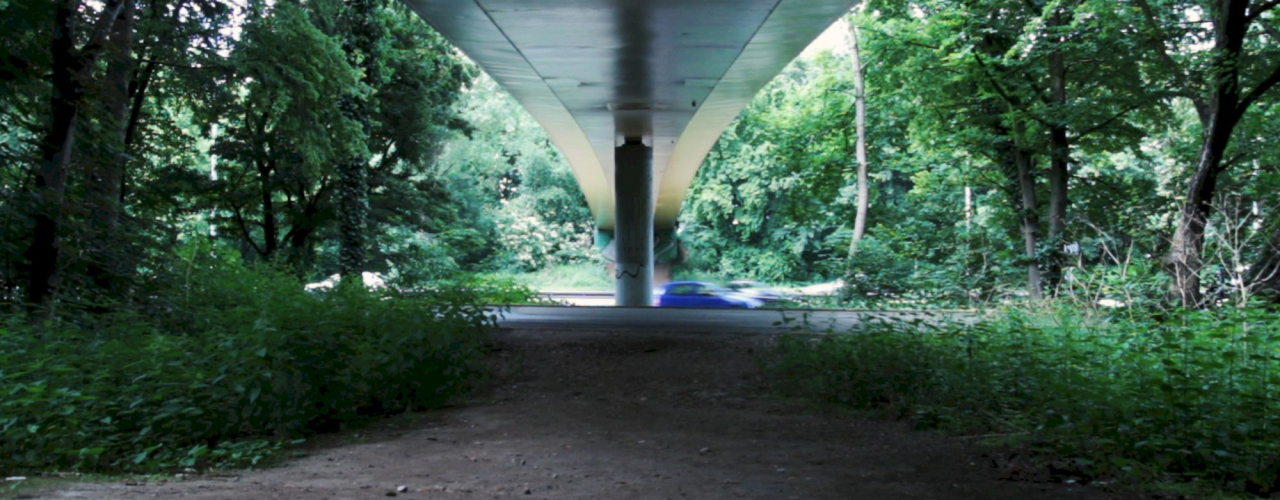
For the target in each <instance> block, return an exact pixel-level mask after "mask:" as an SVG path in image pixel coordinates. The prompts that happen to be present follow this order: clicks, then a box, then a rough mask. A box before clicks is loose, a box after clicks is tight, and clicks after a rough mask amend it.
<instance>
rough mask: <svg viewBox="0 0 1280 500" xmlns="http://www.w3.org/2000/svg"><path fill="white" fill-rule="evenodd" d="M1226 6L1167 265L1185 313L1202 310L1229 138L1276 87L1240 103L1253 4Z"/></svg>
mask: <svg viewBox="0 0 1280 500" xmlns="http://www.w3.org/2000/svg"><path fill="white" fill-rule="evenodd" d="M1222 3H1223V5H1220V6H1218V8H1217V9H1216V10H1215V11H1213V14H1214V16H1215V20H1214V49H1213V50H1214V53H1215V55H1214V64H1213V69H1212V70H1211V71H1212V73H1211V74H1212V83H1213V87H1212V94H1211V95H1210V97H1209V100H1208V102H1207V103H1206V113H1205V116H1206V117H1207V118H1208V120H1207V123H1203V125H1204V139H1203V141H1201V143H1200V154H1199V155H1197V157H1196V168H1195V173H1194V174H1193V175H1192V176H1191V181H1190V182H1189V183H1188V185H1187V195H1186V198H1184V199H1183V201H1182V206H1181V207H1180V209H1179V211H1178V225H1177V227H1176V228H1174V233H1173V239H1172V240H1171V241H1170V245H1169V256H1168V258H1167V259H1166V265H1167V266H1168V268H1169V274H1170V275H1172V277H1173V283H1172V284H1171V290H1170V295H1171V296H1172V297H1171V298H1172V299H1173V300H1174V301H1176V302H1177V303H1179V304H1181V305H1182V306H1183V307H1187V308H1192V307H1199V306H1200V305H1201V302H1202V300H1203V297H1202V296H1201V293H1200V268H1201V265H1202V262H1201V253H1202V252H1203V250H1204V233H1205V226H1206V225H1207V224H1208V222H1209V215H1210V214H1211V213H1212V212H1213V207H1212V206H1211V203H1212V202H1213V195H1214V192H1215V191H1216V189H1217V186H1218V175H1220V174H1221V173H1222V170H1223V162H1222V159H1223V155H1224V154H1225V153H1226V150H1227V146H1228V145H1229V144H1230V143H1231V134H1232V132H1234V131H1235V127H1236V124H1237V123H1239V122H1240V117H1241V116H1243V114H1244V112H1245V110H1246V109H1247V108H1248V106H1249V104H1250V103H1252V99H1256V97H1257V96H1259V95H1261V93H1263V92H1266V91H1267V89H1269V88H1270V86H1271V85H1274V84H1275V82H1274V81H1273V80H1271V79H1268V80H1267V81H1264V83H1262V84H1260V86H1259V87H1257V88H1255V89H1254V91H1253V92H1251V93H1250V98H1248V99H1246V100H1245V102H1243V103H1242V102H1241V99H1240V68H1239V66H1240V59H1241V55H1242V53H1243V50H1244V37H1245V34H1246V32H1247V31H1248V27H1249V19H1248V16H1247V15H1246V12H1247V10H1248V7H1249V0H1225V1H1224V2H1222ZM1276 74H1280V72H1278V73H1276Z"/></svg>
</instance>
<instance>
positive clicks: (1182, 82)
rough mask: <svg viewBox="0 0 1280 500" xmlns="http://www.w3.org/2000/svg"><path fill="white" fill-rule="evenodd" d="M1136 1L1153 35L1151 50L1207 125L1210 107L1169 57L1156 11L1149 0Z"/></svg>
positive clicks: (1150, 41) (1201, 121) (1150, 40)
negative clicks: (1171, 74)
mask: <svg viewBox="0 0 1280 500" xmlns="http://www.w3.org/2000/svg"><path fill="white" fill-rule="evenodd" d="M1134 1H1135V2H1137V4H1138V8H1139V9H1141V10H1142V13H1143V15H1144V16H1146V19H1145V20H1146V23H1147V29H1150V30H1151V31H1152V33H1153V35H1152V37H1151V38H1150V39H1149V40H1148V43H1149V44H1150V45H1151V48H1152V49H1153V50H1155V52H1156V56H1157V57H1158V58H1159V59H1160V62H1161V63H1162V64H1164V66H1165V69H1167V70H1169V72H1170V73H1173V76H1174V78H1175V79H1176V80H1177V84H1178V86H1179V87H1181V91H1182V95H1183V96H1185V97H1186V98H1188V99H1190V100H1191V103H1192V104H1194V105H1195V107H1196V113H1197V114H1198V115H1200V123H1202V124H1207V123H1208V122H1209V105H1208V103H1206V102H1205V101H1204V98H1203V97H1201V96H1200V95H1199V94H1197V93H1196V91H1195V88H1193V87H1192V86H1191V83H1190V82H1188V81H1187V74H1186V73H1185V72H1184V71H1183V70H1182V67H1181V66H1179V65H1178V62H1177V61H1175V60H1173V57H1172V56H1170V55H1169V51H1168V50H1167V49H1166V48H1165V46H1164V37H1163V30H1161V29H1160V26H1159V25H1157V24H1156V13H1155V10H1154V9H1152V8H1151V4H1149V3H1147V0H1134ZM1157 35H1160V36H1157Z"/></svg>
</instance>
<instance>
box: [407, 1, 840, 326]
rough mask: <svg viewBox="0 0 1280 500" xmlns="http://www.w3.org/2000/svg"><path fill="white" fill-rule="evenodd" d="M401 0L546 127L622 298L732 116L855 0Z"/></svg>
mask: <svg viewBox="0 0 1280 500" xmlns="http://www.w3.org/2000/svg"><path fill="white" fill-rule="evenodd" d="M402 1H404V2H405V3H406V4H407V5H408V6H409V7H410V8H412V9H413V10H414V11H416V12H417V13H418V14H419V15H421V16H422V17H423V19H425V20H426V21H427V22H428V23H430V24H431V25H432V26H434V27H435V29H436V30H437V31H438V32H440V34H442V35H444V37H445V38H447V39H449V41H450V42H452V43H453V44H454V45H456V46H457V47H458V48H460V49H461V50H462V51H463V52H465V53H466V54H467V55H468V56H469V57H470V58H471V59H472V60H474V61H475V62H476V63H477V64H479V65H480V66H481V67H482V68H484V70H485V72H487V73H488V74H489V75H490V76H492V77H493V78H494V80H496V81H497V82H498V83H499V84H501V85H502V86H503V87H504V88H506V89H507V90H508V91H509V92H511V94H512V95H513V96H515V98H516V100H518V101H519V102H520V103H521V104H522V105H523V106H524V107H525V109H527V110H528V111H529V113H530V114H532V115H533V117H534V118H535V119H536V120H537V121H538V122H539V123H540V124H541V125H542V126H543V127H545V128H546V129H547V131H548V133H549V134H550V136H551V139H552V140H553V141H554V142H555V143H556V145H557V146H558V147H559V148H560V150H561V152H562V153H563V154H564V156H565V157H566V158H567V159H568V161H569V164H570V165H571V166H572V168H573V172H574V176H575V177H576V178H577V180H578V184H579V186H580V187H581V188H582V191H583V193H584V194H585V195H586V199H587V204H588V205H590V207H591V212H592V214H593V216H594V218H595V223H596V227H597V228H598V229H600V230H603V231H610V232H613V233H614V234H615V237H616V246H617V251H616V256H617V257H616V258H617V264H618V269H619V281H620V285H619V292H620V293H619V297H620V300H623V299H625V297H624V295H629V294H627V293H623V288H626V287H625V286H624V285H623V284H621V282H622V281H626V280H629V279H630V276H631V275H632V274H634V272H635V270H632V271H628V269H629V266H637V265H638V266H640V268H646V267H647V271H645V272H648V273H650V274H651V273H652V263H653V260H652V259H653V250H652V245H653V234H652V233H653V231H654V229H657V230H658V231H669V230H670V229H672V228H673V227H674V225H675V222H676V216H677V215H678V213H679V211H680V204H681V202H683V200H684V197H685V193H686V191H687V190H688V187H689V184H690V183H691V182H692V181H693V177H694V174H695V173H696V172H697V169H698V166H699V165H700V164H701V163H702V160H703V158H705V157H706V155H707V153H708V152H709V151H710V150H711V147H712V145H714V144H715V141H716V140H717V139H718V138H719V137H720V134H721V133H722V132H723V131H724V129H725V127H726V126H728V124H729V123H730V122H731V121H733V119H734V117H736V116H737V114H738V113H739V112H740V111H741V110H742V108H743V107H744V106H746V104H747V103H748V102H749V101H750V100H751V98H752V97H753V96H754V95H755V94H756V92H758V91H759V90H760V88H761V87H763V86H764V85H765V84H766V83H768V81H769V80H770V79H772V78H773V77H774V76H775V75H777V74H778V72H780V71H781V70H782V69H783V68H784V67H785V66H786V65H787V63H789V62H790V61H791V60H792V59H794V58H795V57H796V55H798V54H799V53H800V52H801V51H802V50H803V49H804V48H805V46H807V45H808V44H809V42H811V41H812V40H813V39H814V38H816V37H817V36H818V35H819V34H821V33H822V31H823V30H825V29H826V28H827V27H828V26H830V25H831V24H832V23H833V22H834V21H835V20H836V19H838V18H839V17H840V16H841V15H843V14H844V13H846V12H848V10H849V8H850V7H851V6H852V4H853V3H855V1H856V0H402ZM628 143H630V144H628ZM637 144H643V145H644V146H645V147H646V148H648V150H647V151H645V152H643V153H641V152H637V151H635V147H636V145H637ZM619 159H621V161H622V162H623V164H622V165H619V164H618V160H619ZM620 169H621V171H622V172H623V175H620V176H619V175H616V174H618V172H619V170H620ZM631 169H635V170H637V172H629V170H631ZM646 196H647V199H644V198H645V197H646ZM635 197H640V198H641V199H640V200H631V199H630V198H635ZM619 198H623V199H619ZM619 210H622V211H624V213H623V214H622V215H621V217H619V215H618V213H619ZM637 210H638V211H642V212H643V211H647V212H648V213H635V214H632V213H629V212H627V211H637ZM619 218H621V219H623V220H624V221H628V222H627V223H626V224H627V225H628V226H630V225H632V224H641V225H645V226H647V227H646V228H645V231H647V232H648V237H647V238H644V237H643V235H642V234H641V233H642V232H638V231H634V229H636V228H632V227H618V228H615V223H616V222H617V221H618V220H619ZM624 235H629V236H624ZM637 239H638V240H637ZM646 245H647V246H648V247H649V248H647V249H645V248H641V247H643V246H646ZM631 261H634V262H631ZM642 274H643V273H642ZM641 288H643V289H644V290H645V291H644V295H646V296H647V294H648V292H647V290H648V288H649V284H648V283H636V284H634V286H631V287H630V288H629V289H632V290H633V291H636V292H637V293H638V291H639V290H640V289H641ZM641 299H643V298H636V299H635V300H632V301H631V303H633V304H635V305H640V304H641ZM643 303H644V304H647V303H648V301H647V299H646V300H643Z"/></svg>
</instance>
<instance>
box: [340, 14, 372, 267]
mask: <svg viewBox="0 0 1280 500" xmlns="http://www.w3.org/2000/svg"><path fill="white" fill-rule="evenodd" d="M376 8H377V3H376V1H375V0H348V1H347V5H346V16H347V22H348V23H350V26H349V29H350V34H349V35H348V39H347V42H346V43H345V44H344V47H343V48H344V50H346V53H347V59H348V61H349V62H350V63H351V66H352V67H356V68H360V69H361V70H362V71H361V81H362V83H363V84H364V86H366V87H367V88H372V87H373V86H374V85H376V84H377V83H378V74H379V72H378V61H377V60H376V57H375V53H374V52H375V43H376V40H375V37H376V36H377V26H376V25H375V24H374V10H375V9H376ZM369 97H370V96H368V95H364V94H360V93H354V92H353V93H351V94H348V95H345V96H343V99H344V102H343V107H342V110H343V113H344V114H346V115H347V118H350V119H351V120H352V121H354V122H356V123H358V124H359V125H360V128H361V130H362V131H363V135H364V137H369V135H370V132H371V129H372V126H371V118H370V114H371V112H370V110H369V105H370V103H369V101H370V99H369ZM368 225H369V158H368V153H367V151H366V150H363V148H361V149H360V150H359V151H353V152H352V153H351V157H350V158H349V159H348V160H347V161H346V162H344V163H342V164H341V165H339V166H338V272H339V274H341V275H342V278H343V279H342V282H343V283H352V282H354V283H362V278H361V272H362V271H363V270H364V253H365V248H366V247H367V242H366V241H365V234H366V232H367V231H368Z"/></svg>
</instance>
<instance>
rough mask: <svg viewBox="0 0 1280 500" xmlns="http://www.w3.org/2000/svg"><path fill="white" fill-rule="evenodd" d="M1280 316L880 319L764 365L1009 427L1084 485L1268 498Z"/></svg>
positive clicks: (843, 398)
mask: <svg viewBox="0 0 1280 500" xmlns="http://www.w3.org/2000/svg"><path fill="white" fill-rule="evenodd" d="M1278 326H1280V315H1277V314H1275V313H1271V312H1266V311H1260V310H1251V309H1241V310H1235V309H1232V310H1220V311H1212V312H1193V313H1181V314H1178V315H1175V316H1173V317H1170V318H1167V319H1163V320H1159V321H1157V320H1155V319H1151V318H1140V319H1133V318H1126V319H1115V318H1112V319H1105V318H1099V317H1087V316H1083V315H1080V314H1077V313H1075V312H1073V311H1066V312H1062V313H1060V314H1057V315H1056V316H1055V315H1049V316H1045V315H1043V314H1040V315H1028V314H1023V313H1019V312H1011V313H1008V314H1006V315H1003V316H1001V317H997V318H994V319H985V320H982V321H980V322H978V323H977V324H974V325H970V326H965V325H959V324H945V325H940V326H930V325H929V324H926V323H923V322H916V323H893V322H880V323H873V324H868V325H866V326H865V327H863V328H862V329H860V330H859V331H857V332H851V333H849V334H841V335H830V336H824V337H820V338H816V339H815V338H800V337H793V338H788V339H785V340H784V341H783V342H782V345H781V350H780V353H781V355H780V356H779V357H778V358H777V359H776V362H775V363H773V365H772V367H773V369H775V370H776V371H777V373H778V374H779V375H782V376H783V377H784V379H785V380H787V381H788V383H787V385H786V387H787V388H788V389H789V390H792V391H795V392H796V393H798V394H804V395H808V396H811V397H817V398H820V399H823V400H826V401H832V402H835V403H840V404H845V405H850V406H853V407H857V408H862V409H878V410H883V411H887V412H888V413H889V415H890V416H893V417H901V418H909V419H911V420H913V421H915V422H916V423H917V424H918V425H920V426H922V427H933V428H941V429H945V430H948V431H952V432H958V433H972V434H986V433H994V434H999V435H1009V436H1014V437H1015V438H1016V439H1018V440H1019V441H1022V442H1023V443H1025V444H1026V445H1027V446H1030V447H1032V448H1034V449H1036V450H1038V451H1041V452H1044V453H1045V456H1053V457H1059V458H1065V459H1067V460H1069V461H1071V463H1074V464H1075V467H1076V469H1077V473H1078V474H1079V475H1080V476H1082V477H1083V478H1085V479H1089V478H1097V477H1108V476H1118V477H1125V478H1128V479H1130V480H1134V481H1151V480H1166V479H1173V480H1179V481H1190V482H1195V483H1197V484H1200V485H1209V486H1210V487H1212V488H1222V489H1225V490H1228V491H1237V492H1241V491H1243V492H1252V493H1267V492H1272V491H1275V490H1276V489H1277V479H1280V478H1278V477H1277V476H1278V474H1280V401H1278V400H1277V399H1276V398H1275V396H1274V394H1275V391H1276V388H1277V383H1280V355H1278V354H1277V348H1280V329H1277V327H1278Z"/></svg>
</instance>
